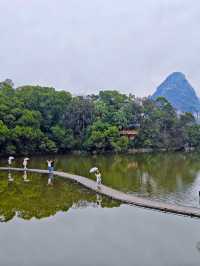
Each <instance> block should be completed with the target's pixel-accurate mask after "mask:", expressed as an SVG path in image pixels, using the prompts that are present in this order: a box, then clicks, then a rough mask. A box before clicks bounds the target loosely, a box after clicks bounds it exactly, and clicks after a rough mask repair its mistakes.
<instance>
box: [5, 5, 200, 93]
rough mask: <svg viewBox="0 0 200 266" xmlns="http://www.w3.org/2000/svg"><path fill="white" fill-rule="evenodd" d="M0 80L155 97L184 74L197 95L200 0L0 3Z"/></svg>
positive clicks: (198, 87) (199, 74)
mask: <svg viewBox="0 0 200 266" xmlns="http://www.w3.org/2000/svg"><path fill="white" fill-rule="evenodd" d="M0 11H1V13H0V14H1V15H0V80H3V79H5V78H11V79H12V80H13V81H14V83H15V84H16V86H19V85H23V84H41V85H51V86H54V87H56V88H57V89H66V90H69V91H71V92H72V93H75V94H79V93H81V94H82V93H84V94H86V93H91V92H97V91H98V90H99V88H103V89H120V90H121V91H123V92H131V93H133V94H136V95H138V96H144V95H149V94H151V93H152V92H153V91H154V89H155V87H156V86H157V85H159V83H160V82H161V81H162V80H163V79H164V78H165V77H166V76H167V75H168V74H169V73H171V72H173V71H182V72H184V73H185V74H186V76H187V77H188V79H189V80H190V82H191V83H192V85H193V86H194V87H195V89H196V90H197V93H198V94H199V95H200V73H199V70H200V59H199V52H200V30H199V28H200V1H199V0H193V1H189V0H139V1H134V0H124V1H122V0H57V1H56V0H12V1H8V0H0Z"/></svg>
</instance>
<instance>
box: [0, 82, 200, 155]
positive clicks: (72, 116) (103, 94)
mask: <svg viewBox="0 0 200 266" xmlns="http://www.w3.org/2000/svg"><path fill="white" fill-rule="evenodd" d="M122 129H135V130H136V131H137V132H138V134H137V136H136V137H135V138H134V139H130V138H128V136H125V135H123V136H122V135H121V134H120V131H121V130H122ZM185 145H187V146H191V147H198V146H199V145H200V126H199V124H198V123H197V122H196V121H195V119H194V117H193V115H192V114H191V113H182V114H178V113H177V112H176V110H175V109H174V108H173V107H172V105H171V104H170V103H169V102H168V101H167V100H166V99H165V98H163V97H159V98H157V100H154V101H153V100H151V99H149V98H135V97H134V96H133V95H125V94H122V93H120V92H118V91H115V90H106V91H100V92H99V94H98V95H88V96H72V95H71V94H70V93H69V92H67V91H64V90H63V91H57V90H55V89H54V88H51V87H41V86H23V87H19V88H14V85H13V83H12V82H11V81H10V80H7V81H5V82H1V83H0V154H1V155H7V154H13V155H14V154H30V153H31V154H40V153H58V152H59V153H66V152H69V151H72V150H82V151H88V152H96V153H98V152H125V151H127V150H128V149H130V148H152V149H182V148H184V147H185Z"/></svg>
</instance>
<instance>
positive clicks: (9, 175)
mask: <svg viewBox="0 0 200 266" xmlns="http://www.w3.org/2000/svg"><path fill="white" fill-rule="evenodd" d="M13 181H14V178H12V174H11V171H10V170H9V171H8V182H13Z"/></svg>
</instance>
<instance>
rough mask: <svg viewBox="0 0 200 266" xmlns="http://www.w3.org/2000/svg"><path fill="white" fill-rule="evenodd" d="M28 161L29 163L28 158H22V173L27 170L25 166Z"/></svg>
mask: <svg viewBox="0 0 200 266" xmlns="http://www.w3.org/2000/svg"><path fill="white" fill-rule="evenodd" d="M28 161H29V158H24V161H23V167H24V171H26V170H27V164H28Z"/></svg>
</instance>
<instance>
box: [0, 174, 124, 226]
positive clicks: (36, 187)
mask: <svg viewBox="0 0 200 266" xmlns="http://www.w3.org/2000/svg"><path fill="white" fill-rule="evenodd" d="M11 175H12V176H14V179H13V182H10V181H9V180H10V178H11ZM48 178H49V177H48V176H47V175H39V174H33V173H28V177H27V173H23V174H22V176H21V173H14V172H8V173H6V172H0V221H1V222H7V221H9V220H11V219H13V218H14V217H16V216H17V217H20V218H23V219H26V220H30V219H32V218H36V219H42V218H45V217H49V216H52V215H55V214H56V213H57V212H58V211H63V212H66V211H68V210H69V209H70V208H71V207H73V208H80V207H81V208H83V207H84V208H86V207H88V206H93V207H97V206H98V207H99V206H101V207H107V208H111V207H117V206H119V205H120V203H119V202H117V201H114V200H111V199H109V198H107V197H104V196H99V195H96V193H93V192H92V191H89V190H88V189H85V188H83V187H82V186H79V185H78V184H76V183H73V182H69V181H66V180H64V179H61V178H55V179H54V183H53V186H47V183H48ZM51 178H52V177H51ZM24 180H30V181H31V182H24ZM51 182H52V180H51Z"/></svg>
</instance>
